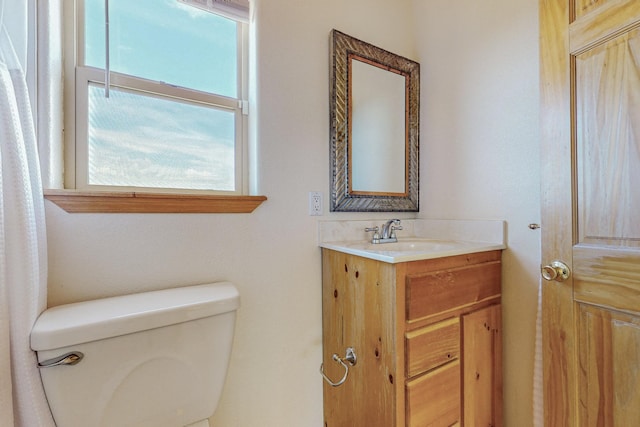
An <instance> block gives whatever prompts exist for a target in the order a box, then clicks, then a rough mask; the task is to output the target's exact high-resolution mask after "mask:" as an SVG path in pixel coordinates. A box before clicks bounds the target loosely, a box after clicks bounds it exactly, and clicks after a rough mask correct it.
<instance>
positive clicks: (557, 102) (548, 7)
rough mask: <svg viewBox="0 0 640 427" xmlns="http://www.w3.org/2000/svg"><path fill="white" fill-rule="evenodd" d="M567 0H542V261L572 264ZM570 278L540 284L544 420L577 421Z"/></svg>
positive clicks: (569, 425)
mask: <svg viewBox="0 0 640 427" xmlns="http://www.w3.org/2000/svg"><path fill="white" fill-rule="evenodd" d="M570 3H572V2H571V1H570V0H540V10H539V18H540V122H541V127H540V146H541V151H540V153H541V172H540V173H541V178H542V185H541V219H542V223H543V224H544V227H542V230H541V231H542V234H541V238H542V247H541V249H542V257H541V261H542V265H546V264H548V263H550V262H551V261H552V260H555V259H559V260H563V261H565V262H567V263H569V265H570V267H571V260H572V250H571V247H572V243H573V209H572V208H573V205H572V192H571V190H572V182H573V181H572V178H573V176H572V169H571V168H572V159H574V150H573V145H572V144H571V140H572V139H571V138H572V124H571V123H572V122H571V111H572V107H575V106H574V105H573V104H572V99H571V62H570V54H569V43H570V41H569V29H568V24H569V22H570V15H571V14H570V9H569V5H570ZM572 285H573V280H572V278H569V280H567V281H565V282H562V283H560V282H554V283H550V284H546V283H545V284H544V285H543V287H542V300H543V303H542V354H543V384H544V393H543V395H544V397H543V398H544V425H546V426H564V427H576V426H577V424H576V413H577V412H576V410H577V404H576V402H577V399H576V397H577V390H576V380H577V375H578V372H577V364H576V363H574V362H575V360H576V354H575V351H576V347H575V337H574V334H573V325H574V323H573V322H574V319H575V318H574V306H573V299H572V297H573V286H572Z"/></svg>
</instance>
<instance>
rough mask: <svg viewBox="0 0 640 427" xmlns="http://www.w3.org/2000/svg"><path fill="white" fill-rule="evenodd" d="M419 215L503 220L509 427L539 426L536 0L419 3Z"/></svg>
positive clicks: (432, 0)
mask: <svg viewBox="0 0 640 427" xmlns="http://www.w3.org/2000/svg"><path fill="white" fill-rule="evenodd" d="M413 3H414V7H415V13H414V14H413V16H414V17H415V19H414V26H415V28H416V39H417V40H418V49H419V53H418V56H419V58H420V62H421V70H422V79H423V80H422V98H421V99H422V106H421V107H422V110H421V111H422V118H421V127H422V133H421V144H422V145H421V149H422V151H421V159H420V160H421V172H422V175H421V179H422V181H421V213H420V216H422V217H427V218H451V219H459V218H482V219H503V220H506V221H507V223H508V230H507V235H508V245H509V249H508V250H507V251H505V253H504V255H503V261H504V267H503V288H502V289H503V300H502V301H503V328H504V346H503V347H504V353H503V354H504V371H503V372H504V401H505V404H504V407H505V423H504V425H505V426H518V427H526V426H531V425H532V408H531V400H532V387H533V386H532V369H533V351H534V337H535V316H536V304H537V286H538V280H539V279H538V278H539V274H538V268H539V265H540V232H539V230H537V231H532V230H530V229H529V228H528V224H530V223H539V222H540V216H539V210H540V197H539V193H540V177H539V172H538V170H539V149H540V146H539V132H538V100H539V96H538V90H539V84H538V76H539V73H538V19H537V14H538V9H537V7H538V2H537V1H536V0H519V1H513V0H485V1H481V2H479V1H476V0H414V1H413Z"/></svg>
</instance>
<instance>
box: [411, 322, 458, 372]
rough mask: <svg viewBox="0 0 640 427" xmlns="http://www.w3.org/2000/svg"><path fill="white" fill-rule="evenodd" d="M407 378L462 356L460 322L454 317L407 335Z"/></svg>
mask: <svg viewBox="0 0 640 427" xmlns="http://www.w3.org/2000/svg"><path fill="white" fill-rule="evenodd" d="M406 355H407V363H406V369H407V377H413V376H415V375H418V374H420V373H422V372H426V371H429V370H431V369H433V368H436V367H438V366H440V365H444V364H445V363H447V362H450V361H452V360H455V359H458V358H459V356H460V320H459V318H458V317H454V318H451V319H448V320H445V321H442V322H439V323H436V324H434V325H430V326H427V327H426V328H422V329H418V330H416V331H412V332H407V334H406Z"/></svg>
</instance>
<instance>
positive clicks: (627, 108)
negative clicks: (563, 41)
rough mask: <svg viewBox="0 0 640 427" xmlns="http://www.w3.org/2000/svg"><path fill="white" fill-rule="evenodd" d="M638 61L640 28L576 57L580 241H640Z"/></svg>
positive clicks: (628, 243)
mask: <svg viewBox="0 0 640 427" xmlns="http://www.w3.org/2000/svg"><path fill="white" fill-rule="evenodd" d="M638 4H640V2H638ZM638 64H640V29H636V30H634V31H630V32H628V33H624V34H622V35H620V36H619V37H616V38H614V39H613V40H610V41H609V42H607V43H604V44H602V45H598V46H596V47H594V48H593V49H590V50H588V51H586V52H584V53H582V54H580V55H578V56H576V59H575V75H576V91H575V92H576V106H577V107H576V113H577V118H576V145H577V182H578V191H577V194H576V195H577V202H578V242H579V243H590V244H595V245H601V244H606V245H619V246H634V247H638V246H640V221H639V220H638V212H640V191H639V189H640V119H639V118H640V69H639V68H638Z"/></svg>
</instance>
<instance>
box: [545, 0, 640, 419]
mask: <svg viewBox="0 0 640 427" xmlns="http://www.w3.org/2000/svg"><path fill="white" fill-rule="evenodd" d="M574 4H575V5H576V7H577V8H578V10H572V9H571V7H572V6H573V5H574ZM572 21H573V22H572ZM571 22H572V23H571ZM639 27H640V3H639V2H638V1H637V0H606V1H604V0H603V1H598V0H578V1H577V2H574V1H573V0H541V1H540V58H541V68H540V70H541V112H540V113H541V141H542V151H541V153H542V156H541V161H542V181H543V182H542V223H543V226H542V263H543V265H547V264H549V263H550V262H551V261H552V260H557V259H559V260H562V261H564V262H565V263H567V264H568V265H569V267H570V268H571V270H572V271H573V276H572V277H571V278H569V280H567V281H565V282H551V283H545V284H544V286H543V292H542V295H543V302H542V311H543V316H542V320H543V358H544V361H543V367H544V378H543V380H544V393H543V394H544V404H545V408H544V416H545V425H548V426H563V427H565V426H567V427H582V426H601V425H602V426H627V425H636V424H637V421H638V418H639V417H638V416H637V412H635V410H631V409H629V407H628V406H626V403H625V404H624V405H622V406H617V405H619V402H632V403H633V404H635V405H636V407H637V406H638V404H637V392H636V391H635V389H633V390H632V389H630V387H629V382H627V381H628V380H625V377H624V374H622V373H621V372H620V371H615V370H614V369H608V368H607V366H609V362H608V360H613V359H615V360H616V364H617V366H627V367H628V366H634V365H637V359H636V357H637V356H636V355H635V353H634V351H636V350H637V349H638V348H640V336H639V335H638V334H637V333H636V332H635V330H633V329H632V328H617V327H613V326H611V325H610V324H611V322H609V321H607V320H606V319H608V318H609V317H608V316H609V314H608V312H609V311H611V312H614V311H616V310H625V311H629V312H631V313H636V312H640V305H639V304H638V297H637V292H638V289H640V287H638V283H639V280H638V279H639V278H638V274H637V267H636V266H635V265H636V264H637V263H638V261H639V260H640V253H639V249H638V245H637V243H636V242H635V241H634V240H635V239H637V237H636V234H637V232H636V230H635V228H634V227H635V226H636V225H637V224H636V223H637V218H636V217H637V201H638V200H640V199H638V196H637V187H638V183H640V176H638V175H637V169H638V165H639V164H640V162H639V161H638V160H637V159H638V156H637V152H638V144H637V135H638V120H637V118H638V114H639V113H638V108H639V107H638V105H639V103H638V89H639V88H640V84H638V83H637V81H638V80H639V79H638V76H639V75H640V66H639V63H638V61H637V58H638V54H637V52H638V47H637V43H638V42H637V39H638V37H637V34H636V33H637V30H636V29H637V28H639ZM577 242H581V243H580V244H578V245H576V243H577ZM614 245H615V246H618V248H615V247H614ZM620 246H622V247H623V248H624V250H622V248H620ZM624 251H626V254H624V255H623V254H622V252H624ZM574 297H575V298H574ZM582 302H589V304H597V305H589V309H588V310H586V311H585V307H586V305H584V304H582ZM607 307H609V308H611V310H608V309H607ZM585 313H588V314H585ZM628 323H629V324H635V320H634V321H629V322H628ZM614 331H615V332H614ZM632 331H633V332H632ZM613 335H616V337H617V338H616V339H613V338H611V337H612V336H613ZM629 349H635V350H634V351H630V350H629ZM631 378H632V380H633V381H634V382H635V383H636V388H637V377H636V376H634V375H631ZM612 396H615V398H612ZM616 402H618V403H616ZM616 408H624V409H616ZM633 417H635V418H633Z"/></svg>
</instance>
